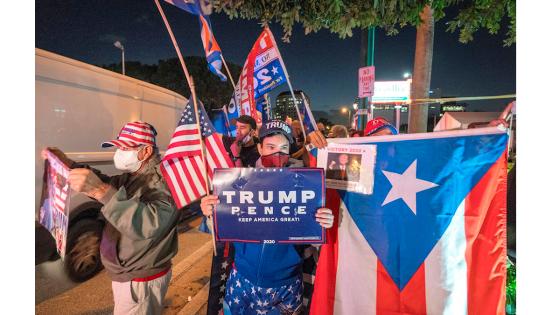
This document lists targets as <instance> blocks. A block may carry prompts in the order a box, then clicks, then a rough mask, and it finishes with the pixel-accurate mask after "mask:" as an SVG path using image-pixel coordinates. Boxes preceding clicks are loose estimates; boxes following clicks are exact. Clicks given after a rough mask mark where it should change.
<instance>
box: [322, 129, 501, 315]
mask: <svg viewBox="0 0 560 315" xmlns="http://www.w3.org/2000/svg"><path fill="white" fill-rule="evenodd" d="M329 142H334V143H338V144H345V145H348V144H352V145H356V146H359V145H375V146H376V155H375V164H374V169H373V171H372V173H373V178H374V184H373V193H372V194H370V195H368V194H363V193H358V192H352V191H345V190H334V189H328V190H327V202H326V207H327V208H330V209H332V210H333V213H334V215H335V222H339V223H338V224H335V225H334V226H333V228H331V229H329V230H328V231H327V243H326V244H325V245H323V246H322V247H321V255H320V258H319V263H318V266H317V272H316V276H315V287H314V293H313V299H312V305H311V314H316V315H319V314H320V315H328V314H450V315H454V314H504V312H505V284H506V179H507V164H506V146H507V142H508V136H507V133H506V131H505V130H503V129H500V128H495V127H491V128H480V129H469V130H461V131H445V132H434V133H424V134H404V135H398V136H379V137H364V138H347V139H332V140H330V139H329Z"/></svg>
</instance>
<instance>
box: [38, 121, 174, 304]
mask: <svg viewBox="0 0 560 315" xmlns="http://www.w3.org/2000/svg"><path fill="white" fill-rule="evenodd" d="M156 134H157V133H156V130H155V128H154V127H153V126H152V125H150V124H148V123H145V122H140V121H137V122H130V123H127V124H125V125H124V127H123V128H122V129H121V131H120V133H119V136H118V138H117V139H116V140H111V141H107V142H104V143H103V144H102V147H104V148H107V147H113V146H115V147H117V150H116V152H115V155H114V158H113V160H114V162H115V167H116V168H117V169H119V170H122V171H123V172H124V173H123V174H122V175H116V176H112V177H109V176H107V175H104V174H102V173H101V172H99V171H98V170H95V169H92V168H90V167H89V166H88V165H80V164H77V163H76V162H74V161H72V160H71V159H69V158H68V157H67V156H66V155H65V154H64V153H63V152H62V151H60V150H58V149H56V148H47V149H45V150H49V151H51V152H52V153H53V154H55V155H56V156H57V157H58V158H59V159H60V160H61V161H62V162H63V163H64V164H66V165H68V166H69V167H70V168H71V169H72V170H71V171H70V174H69V177H68V181H69V183H70V188H72V190H74V191H76V192H81V193H84V194H86V195H87V196H89V197H91V198H93V199H96V200H97V201H99V202H101V203H102V204H103V208H101V214H102V215H103V217H104V219H105V221H106V223H105V228H104V230H103V235H102V237H101V244H100V253H101V261H102V263H103V266H104V267H105V270H107V273H108V274H109V277H110V278H111V280H112V289H113V297H114V301H115V307H114V314H161V312H162V310H163V300H164V298H165V294H166V292H167V288H168V286H169V282H170V280H171V259H172V258H173V257H174V256H175V254H177V250H178V246H177V245H178V239H177V221H178V217H179V213H178V211H177V209H176V208H175V204H174V202H173V199H172V197H171V193H170V192H169V189H168V188H167V185H166V184H165V180H164V179H163V176H162V175H161V172H160V169H159V162H160V157H159V153H158V149H157V146H156V143H155V140H156ZM45 150H44V151H43V157H46V152H45Z"/></svg>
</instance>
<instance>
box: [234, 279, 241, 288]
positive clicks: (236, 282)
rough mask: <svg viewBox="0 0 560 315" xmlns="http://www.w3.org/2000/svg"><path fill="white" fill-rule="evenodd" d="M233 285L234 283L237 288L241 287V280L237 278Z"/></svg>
mask: <svg viewBox="0 0 560 315" xmlns="http://www.w3.org/2000/svg"><path fill="white" fill-rule="evenodd" d="M235 285H236V286H237V287H238V288H241V282H239V280H237V281H235Z"/></svg>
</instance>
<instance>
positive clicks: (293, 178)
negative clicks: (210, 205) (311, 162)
mask: <svg viewBox="0 0 560 315" xmlns="http://www.w3.org/2000/svg"><path fill="white" fill-rule="evenodd" d="M213 185H214V194H215V195H217V196H218V197H219V199H220V203H219V204H218V205H217V206H216V211H214V231H215V232H216V240H218V241H234V242H254V243H269V244H273V243H300V244H301V243H305V244H312V243H319V244H321V243H324V240H325V231H324V229H323V228H322V227H321V226H320V225H319V223H318V222H317V221H316V219H315V213H316V212H317V209H319V208H321V207H323V206H324V204H325V176H324V170H323V169H318V168H229V169H216V170H215V173H214V179H213Z"/></svg>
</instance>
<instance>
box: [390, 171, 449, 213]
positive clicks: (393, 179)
mask: <svg viewBox="0 0 560 315" xmlns="http://www.w3.org/2000/svg"><path fill="white" fill-rule="evenodd" d="M416 161H417V160H414V162H412V164H410V166H409V167H408V168H407V169H406V171H404V173H402V174H399V173H393V172H389V171H382V172H383V174H384V175H385V177H387V179H388V180H389V182H390V183H391V186H392V187H391V190H389V193H388V194H387V197H385V201H383V204H382V206H384V205H386V204H388V203H390V202H393V201H395V200H397V199H402V200H403V201H404V203H406V205H407V206H408V207H409V208H410V210H412V212H413V213H414V214H415V215H416V194H417V193H419V192H421V191H424V190H426V189H430V188H434V187H437V186H439V185H438V184H435V183H432V182H429V181H425V180H422V179H418V178H417V177H416Z"/></svg>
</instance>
